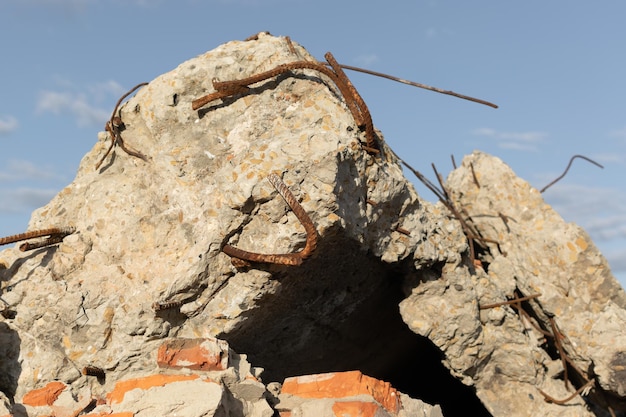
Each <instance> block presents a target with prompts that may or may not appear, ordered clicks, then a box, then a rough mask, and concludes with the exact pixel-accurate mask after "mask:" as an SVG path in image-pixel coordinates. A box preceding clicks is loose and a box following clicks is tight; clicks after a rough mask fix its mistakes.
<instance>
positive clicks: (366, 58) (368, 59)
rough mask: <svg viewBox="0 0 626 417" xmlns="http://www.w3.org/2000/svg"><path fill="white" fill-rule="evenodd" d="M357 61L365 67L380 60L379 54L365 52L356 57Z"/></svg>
mask: <svg viewBox="0 0 626 417" xmlns="http://www.w3.org/2000/svg"><path fill="white" fill-rule="evenodd" d="M355 61H356V62H357V63H358V64H359V65H362V66H363V67H369V66H371V65H372V64H374V63H376V62H378V61H379V58H378V55H376V54H363V55H359V56H357V57H356V59H355Z"/></svg>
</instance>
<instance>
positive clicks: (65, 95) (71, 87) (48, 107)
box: [37, 76, 127, 127]
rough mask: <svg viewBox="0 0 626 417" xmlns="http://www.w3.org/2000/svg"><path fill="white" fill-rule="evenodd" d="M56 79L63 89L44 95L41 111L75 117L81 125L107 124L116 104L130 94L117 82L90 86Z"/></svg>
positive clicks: (38, 108)
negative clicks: (122, 97)
mask: <svg viewBox="0 0 626 417" xmlns="http://www.w3.org/2000/svg"><path fill="white" fill-rule="evenodd" d="M54 80H55V83H56V84H57V86H58V87H59V88H58V89H55V90H44V91H42V92H40V94H39V99H38V100H37V112H38V113H52V114H55V115H70V116H73V117H74V119H75V120H76V123H77V124H78V126H97V127H101V126H102V125H104V123H105V122H106V121H107V120H109V118H110V117H111V112H112V111H113V106H114V105H115V102H116V101H117V100H118V99H119V98H120V97H121V96H122V95H123V94H124V93H126V91H127V89H126V88H124V87H123V86H122V85H120V84H119V83H118V82H117V81H114V80H108V81H104V82H99V83H93V84H90V85H86V86H85V85H77V84H75V83H74V82H72V81H71V80H68V79H66V78H63V77H58V76H56V77H54Z"/></svg>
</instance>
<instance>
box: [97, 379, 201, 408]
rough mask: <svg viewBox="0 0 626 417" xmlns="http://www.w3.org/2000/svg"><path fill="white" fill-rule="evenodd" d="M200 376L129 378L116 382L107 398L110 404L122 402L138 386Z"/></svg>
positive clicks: (143, 387)
mask: <svg viewBox="0 0 626 417" xmlns="http://www.w3.org/2000/svg"><path fill="white" fill-rule="evenodd" d="M197 378H199V377H198V375H160V374H157V375H150V376H146V377H143V378H134V379H128V380H126V381H119V382H117V383H116V384H115V388H113V391H111V392H110V393H109V394H107V400H108V401H109V404H116V403H121V402H122V400H123V399H124V395H126V393H127V392H128V391H132V390H134V389H136V388H139V389H142V390H147V389H150V388H152V387H163V386H165V385H167V384H171V383H172V382H178V381H190V380H192V379H197Z"/></svg>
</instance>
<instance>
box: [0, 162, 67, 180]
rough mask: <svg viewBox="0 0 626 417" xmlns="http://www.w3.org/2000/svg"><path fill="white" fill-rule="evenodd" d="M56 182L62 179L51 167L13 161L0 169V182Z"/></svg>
mask: <svg viewBox="0 0 626 417" xmlns="http://www.w3.org/2000/svg"><path fill="white" fill-rule="evenodd" d="M30 179H34V180H39V181H41V180H58V179H62V177H61V176H60V175H59V174H57V173H56V172H54V169H53V168H52V167H45V166H43V167H42V166H41V165H36V164H34V163H33V162H30V161H24V160H21V159H13V160H10V161H9V162H8V165H7V166H6V167H5V168H2V169H0V182H9V181H22V180H30Z"/></svg>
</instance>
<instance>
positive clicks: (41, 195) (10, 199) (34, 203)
mask: <svg viewBox="0 0 626 417" xmlns="http://www.w3.org/2000/svg"><path fill="white" fill-rule="evenodd" d="M0 192H2V197H3V198H2V200H0V213H19V212H23V211H24V210H34V209H36V208H39V207H42V206H44V205H46V204H48V203H49V202H50V200H52V197H54V196H55V195H56V194H57V193H58V192H59V190H56V189H51V188H29V187H21V188H15V189H4V190H0Z"/></svg>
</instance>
